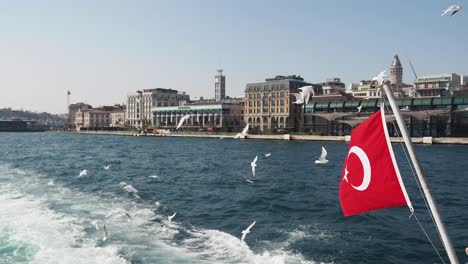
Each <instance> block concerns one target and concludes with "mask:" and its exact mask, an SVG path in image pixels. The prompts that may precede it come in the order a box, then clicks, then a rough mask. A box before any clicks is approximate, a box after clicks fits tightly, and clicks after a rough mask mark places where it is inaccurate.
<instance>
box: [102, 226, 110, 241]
mask: <svg viewBox="0 0 468 264" xmlns="http://www.w3.org/2000/svg"><path fill="white" fill-rule="evenodd" d="M108 235H109V233H107V228H106V225H104V237H103V238H102V241H106V240H107V237H108Z"/></svg>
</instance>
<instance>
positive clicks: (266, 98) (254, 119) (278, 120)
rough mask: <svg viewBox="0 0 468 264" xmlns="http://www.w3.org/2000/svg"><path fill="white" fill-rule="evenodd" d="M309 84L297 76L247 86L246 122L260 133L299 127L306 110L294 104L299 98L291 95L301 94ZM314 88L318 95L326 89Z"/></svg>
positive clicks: (266, 80)
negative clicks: (303, 111) (296, 98)
mask: <svg viewBox="0 0 468 264" xmlns="http://www.w3.org/2000/svg"><path fill="white" fill-rule="evenodd" d="M308 85H312V84H311V83H308V82H305V81H304V79H303V78H302V77H301V76H296V75H289V76H283V75H278V76H275V77H274V78H269V79H265V81H264V82H258V83H248V84H247V85H246V86H245V107H244V121H245V123H249V124H250V125H251V129H253V130H256V129H257V130H260V131H267V130H271V131H273V130H295V129H296V128H299V125H300V119H301V118H302V114H301V112H302V107H301V106H300V105H296V104H293V102H294V101H295V99H294V97H293V96H292V95H290V93H297V92H299V90H298V88H300V87H303V86H308ZM313 86H314V91H315V93H316V94H320V93H321V88H322V87H321V86H320V85H313Z"/></svg>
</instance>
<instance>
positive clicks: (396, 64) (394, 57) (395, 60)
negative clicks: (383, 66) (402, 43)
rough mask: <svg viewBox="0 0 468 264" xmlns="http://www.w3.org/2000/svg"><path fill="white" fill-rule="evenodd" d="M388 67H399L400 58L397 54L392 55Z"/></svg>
mask: <svg viewBox="0 0 468 264" xmlns="http://www.w3.org/2000/svg"><path fill="white" fill-rule="evenodd" d="M390 67H401V63H400V59H399V58H398V54H395V56H393V61H392V65H390Z"/></svg>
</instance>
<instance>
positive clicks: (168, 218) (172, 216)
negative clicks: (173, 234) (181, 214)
mask: <svg viewBox="0 0 468 264" xmlns="http://www.w3.org/2000/svg"><path fill="white" fill-rule="evenodd" d="M176 214H177V212H176V213H174V214H173V215H171V216H168V217H167V220H169V224H170V223H171V221H172V218H174V217H175V216H176Z"/></svg>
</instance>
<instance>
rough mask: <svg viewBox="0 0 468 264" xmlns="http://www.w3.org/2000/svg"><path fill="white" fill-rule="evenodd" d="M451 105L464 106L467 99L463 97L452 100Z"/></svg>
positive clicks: (467, 102)
mask: <svg viewBox="0 0 468 264" xmlns="http://www.w3.org/2000/svg"><path fill="white" fill-rule="evenodd" d="M453 104H456V105H465V104H468V97H464V98H455V99H454V100H453Z"/></svg>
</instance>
